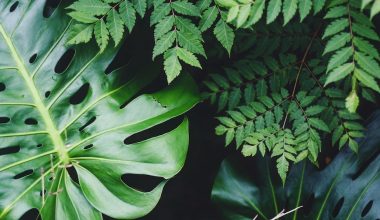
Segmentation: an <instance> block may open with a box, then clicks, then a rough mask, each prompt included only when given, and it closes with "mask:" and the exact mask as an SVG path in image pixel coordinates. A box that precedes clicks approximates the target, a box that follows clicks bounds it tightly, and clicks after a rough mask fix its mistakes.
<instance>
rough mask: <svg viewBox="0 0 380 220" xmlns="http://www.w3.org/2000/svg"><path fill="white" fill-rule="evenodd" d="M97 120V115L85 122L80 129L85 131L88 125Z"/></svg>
mask: <svg viewBox="0 0 380 220" xmlns="http://www.w3.org/2000/svg"><path fill="white" fill-rule="evenodd" d="M95 120H96V116H93V117H92V118H90V120H88V122H87V123H86V124H84V125H83V126H82V127H80V128H79V131H83V130H84V129H85V128H86V127H88V126H89V125H91V124H92V123H94V121H95Z"/></svg>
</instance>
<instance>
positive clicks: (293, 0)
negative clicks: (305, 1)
mask: <svg viewBox="0 0 380 220" xmlns="http://www.w3.org/2000/svg"><path fill="white" fill-rule="evenodd" d="M269 4H270V3H269ZM297 5H298V0H284V5H283V9H282V12H283V14H284V25H286V24H287V23H288V22H289V21H290V19H292V18H293V17H294V15H295V14H296V11H297ZM268 7H270V6H268ZM268 10H269V9H268Z"/></svg>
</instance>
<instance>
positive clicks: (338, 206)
mask: <svg viewBox="0 0 380 220" xmlns="http://www.w3.org/2000/svg"><path fill="white" fill-rule="evenodd" d="M343 203H344V197H342V198H340V199H339V200H338V202H337V203H336V205H335V207H334V210H333V213H332V216H333V217H334V218H335V217H336V216H337V215H338V214H339V212H340V210H341V209H342V206H343Z"/></svg>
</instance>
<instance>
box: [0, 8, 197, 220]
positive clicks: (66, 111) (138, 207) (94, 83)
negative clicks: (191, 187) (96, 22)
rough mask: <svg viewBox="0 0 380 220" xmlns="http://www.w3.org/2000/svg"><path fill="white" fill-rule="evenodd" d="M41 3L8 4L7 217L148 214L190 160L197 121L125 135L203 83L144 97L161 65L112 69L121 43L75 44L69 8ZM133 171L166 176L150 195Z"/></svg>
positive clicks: (0, 65)
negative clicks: (191, 131) (137, 137)
mask: <svg viewBox="0 0 380 220" xmlns="http://www.w3.org/2000/svg"><path fill="white" fill-rule="evenodd" d="M41 3H42V1H32V2H27V1H24V2H19V3H18V5H17V8H16V9H15V10H9V9H8V7H9V1H2V2H1V3H0V9H1V13H2V15H1V19H0V20H1V23H0V54H1V57H2V58H1V62H0V70H1V74H0V82H1V86H2V87H1V88H2V89H1V91H0V112H1V115H0V116H1V117H0V123H1V126H0V140H1V146H0V147H1V148H0V158H1V159H0V219H12V220H14V219H20V217H21V216H23V215H24V213H25V212H27V211H28V210H30V209H38V210H39V213H40V215H41V217H42V219H102V213H104V214H107V215H108V216H111V217H113V218H117V219H132V218H138V217H141V216H144V215H146V214H147V213H148V212H150V211H151V210H152V209H153V208H154V207H155V205H156V204H157V202H158V201H159V198H160V196H161V192H162V190H163V187H164V186H165V183H166V182H167V181H166V180H167V179H170V178H171V177H173V176H174V175H175V174H177V173H178V172H179V171H180V169H181V168H182V166H183V164H184V161H185V158H186V154H187V147H188V142H189V140H188V139H189V138H188V121H187V119H184V120H183V122H182V123H181V124H180V125H179V126H178V127H177V128H175V129H174V130H172V131H169V132H167V133H164V134H162V135H161V136H157V137H152V138H149V139H147V140H144V141H139V142H137V143H129V142H126V141H125V140H126V139H127V138H128V137H130V136H132V135H134V134H136V133H138V132H141V131H144V130H146V129H148V128H150V127H153V126H156V125H159V124H160V123H163V122H165V121H167V120H169V119H171V118H173V117H176V116H179V115H181V114H182V113H184V112H186V111H187V110H189V109H190V108H191V107H192V106H194V105H195V104H196V103H197V101H198V95H197V92H196V89H195V85H194V82H192V80H191V78H190V77H189V76H188V75H187V76H186V75H182V76H181V77H180V78H178V80H176V81H175V82H173V83H172V84H171V86H169V87H168V88H166V89H164V90H162V91H158V92H155V93H152V94H141V93H140V91H141V90H142V89H143V88H144V87H145V86H147V84H149V83H150V82H152V80H153V79H154V78H155V77H156V76H157V75H158V72H159V68H157V67H156V65H155V64H153V63H151V64H149V65H146V62H145V61H144V62H145V65H144V67H142V66H143V65H141V63H135V64H134V65H129V66H128V68H126V67H121V68H117V69H115V70H113V71H111V72H106V71H105V70H106V68H107V67H108V66H109V65H110V63H111V61H112V60H113V58H114V57H115V54H116V51H117V49H118V48H114V47H107V48H104V51H102V53H101V54H100V53H99V51H98V48H97V47H96V45H95V44H89V45H86V47H85V48H83V47H82V46H76V47H70V48H67V46H65V42H66V41H67V40H68V39H70V34H69V33H68V31H67V30H68V29H69V28H70V26H71V25H72V24H73V23H72V22H71V21H70V19H69V17H68V16H65V11H64V10H63V8H58V9H56V11H55V12H54V14H51V16H50V17H49V19H46V18H44V17H43V16H42V10H41V9H43V7H41ZM26 9H27V10H26ZM9 12H10V13H13V14H11V16H9V14H8V13H9ZM37 13H41V14H40V16H37V15H36V14H37ZM15 21H17V22H18V25H16V26H15V25H14V22H15ZM36 27H39V28H40V29H36ZM52 27H54V28H52ZM40 30H44V31H40ZM25 33H27V34H25ZM33 53H35V54H33ZM69 54H72V56H70V55H69ZM74 54H75V55H74ZM68 57H69V58H70V62H63V61H62V60H63V59H68ZM141 60H145V59H144V58H143V57H142V58H141ZM62 63H66V64H62ZM62 65H63V66H62ZM142 109H144V110H142ZM126 174H139V175H147V176H156V177H161V178H162V181H161V182H160V183H158V184H157V185H156V186H155V187H154V189H152V190H149V191H142V190H140V189H135V188H133V187H132V186H129V185H128V184H129V179H128V178H127V179H125V178H124V179H123V176H125V175H126Z"/></svg>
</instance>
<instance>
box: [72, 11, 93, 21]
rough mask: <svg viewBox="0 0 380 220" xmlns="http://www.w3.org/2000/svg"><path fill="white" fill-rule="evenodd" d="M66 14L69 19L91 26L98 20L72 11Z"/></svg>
mask: <svg viewBox="0 0 380 220" xmlns="http://www.w3.org/2000/svg"><path fill="white" fill-rule="evenodd" d="M67 14H68V15H69V16H70V17H72V18H74V19H75V20H77V21H79V22H81V23H88V24H91V23H94V22H96V21H98V19H97V18H95V17H94V16H92V15H89V14H87V13H83V12H80V11H72V12H69V13H67Z"/></svg>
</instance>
